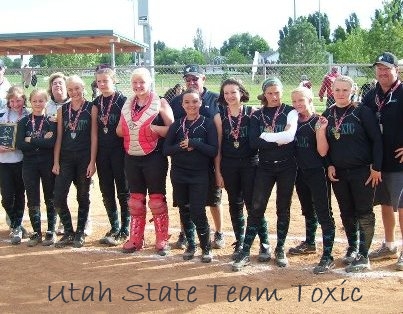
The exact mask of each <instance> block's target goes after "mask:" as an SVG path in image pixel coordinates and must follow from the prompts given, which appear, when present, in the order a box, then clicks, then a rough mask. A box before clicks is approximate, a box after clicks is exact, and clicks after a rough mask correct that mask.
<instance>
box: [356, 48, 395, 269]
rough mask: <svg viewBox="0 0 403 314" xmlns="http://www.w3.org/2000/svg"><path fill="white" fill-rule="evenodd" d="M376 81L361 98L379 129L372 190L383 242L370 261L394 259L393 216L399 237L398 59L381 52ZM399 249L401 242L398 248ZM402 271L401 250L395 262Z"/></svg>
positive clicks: (376, 63) (376, 62) (372, 254)
mask: <svg viewBox="0 0 403 314" xmlns="http://www.w3.org/2000/svg"><path fill="white" fill-rule="evenodd" d="M374 67H375V75H376V79H377V81H378V83H377V84H376V86H375V88H374V89H372V90H370V91H369V92H368V93H367V94H366V96H365V97H364V99H363V105H364V106H368V107H369V108H371V109H372V111H373V112H375V113H376V115H377V117H378V123H379V125H380V126H381V130H382V139H383V162H382V182H381V184H380V185H379V186H378V187H377V189H376V193H375V203H376V204H381V207H382V221H383V226H384V232H385V240H384V243H383V244H382V245H381V246H380V247H379V248H377V249H376V250H374V251H372V252H371V253H370V254H369V258H370V260H381V259H390V258H396V255H397V252H398V247H397V243H395V240H396V239H395V228H396V216H395V212H396V211H398V215H399V221H400V232H401V233H400V234H401V236H402V239H403V128H402V126H403V85H402V83H401V82H400V80H399V79H398V73H399V69H398V59H397V57H396V56H395V55H393V54H392V53H390V52H384V53H382V54H381V55H380V56H378V58H377V59H376V61H375V63H374ZM401 251H402V252H403V243H402V250H401ZM396 269H398V270H403V253H400V257H399V258H398V260H397V263H396Z"/></svg>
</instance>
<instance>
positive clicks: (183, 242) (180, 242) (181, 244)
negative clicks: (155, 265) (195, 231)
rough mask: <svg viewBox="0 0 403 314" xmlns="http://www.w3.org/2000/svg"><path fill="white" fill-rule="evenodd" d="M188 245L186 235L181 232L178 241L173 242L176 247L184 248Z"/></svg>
mask: <svg viewBox="0 0 403 314" xmlns="http://www.w3.org/2000/svg"><path fill="white" fill-rule="evenodd" d="M187 245H188V241H187V240H186V236H185V234H184V233H183V232H181V233H179V237H178V241H176V242H175V248H177V249H186V247H187Z"/></svg>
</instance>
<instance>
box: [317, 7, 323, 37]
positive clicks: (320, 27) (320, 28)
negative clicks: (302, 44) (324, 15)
mask: <svg viewBox="0 0 403 314" xmlns="http://www.w3.org/2000/svg"><path fill="white" fill-rule="evenodd" d="M318 20H319V22H318V24H319V25H318V28H319V30H318V34H319V40H321V39H322V23H321V14H320V0H319V16H318Z"/></svg>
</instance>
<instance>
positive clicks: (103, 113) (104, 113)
mask: <svg viewBox="0 0 403 314" xmlns="http://www.w3.org/2000/svg"><path fill="white" fill-rule="evenodd" d="M114 97H115V93H113V94H112V96H111V99H110V100H109V104H108V107H107V108H106V110H105V108H104V96H103V95H102V96H101V103H100V106H101V117H100V120H101V122H102V123H103V125H104V128H103V131H104V134H106V133H108V127H107V125H108V120H109V113H110V112H111V108H112V104H113V98H114Z"/></svg>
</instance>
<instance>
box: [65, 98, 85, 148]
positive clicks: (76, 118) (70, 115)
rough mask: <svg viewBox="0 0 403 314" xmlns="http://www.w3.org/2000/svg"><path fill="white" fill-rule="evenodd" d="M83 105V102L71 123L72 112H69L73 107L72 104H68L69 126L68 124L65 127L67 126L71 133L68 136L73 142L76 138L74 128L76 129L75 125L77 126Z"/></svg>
mask: <svg viewBox="0 0 403 314" xmlns="http://www.w3.org/2000/svg"><path fill="white" fill-rule="evenodd" d="M83 105H84V102H83V103H81V105H80V108H79V109H78V112H77V114H76V116H75V118H74V121H73V122H71V120H72V110H71V107H72V106H73V104H72V103H71V102H70V106H69V124H68V125H67V126H68V128H69V129H70V131H71V132H70V136H71V138H72V139H73V140H74V139H75V138H76V135H77V133H76V128H77V124H78V118H79V117H80V115H81V111H82V109H83Z"/></svg>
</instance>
